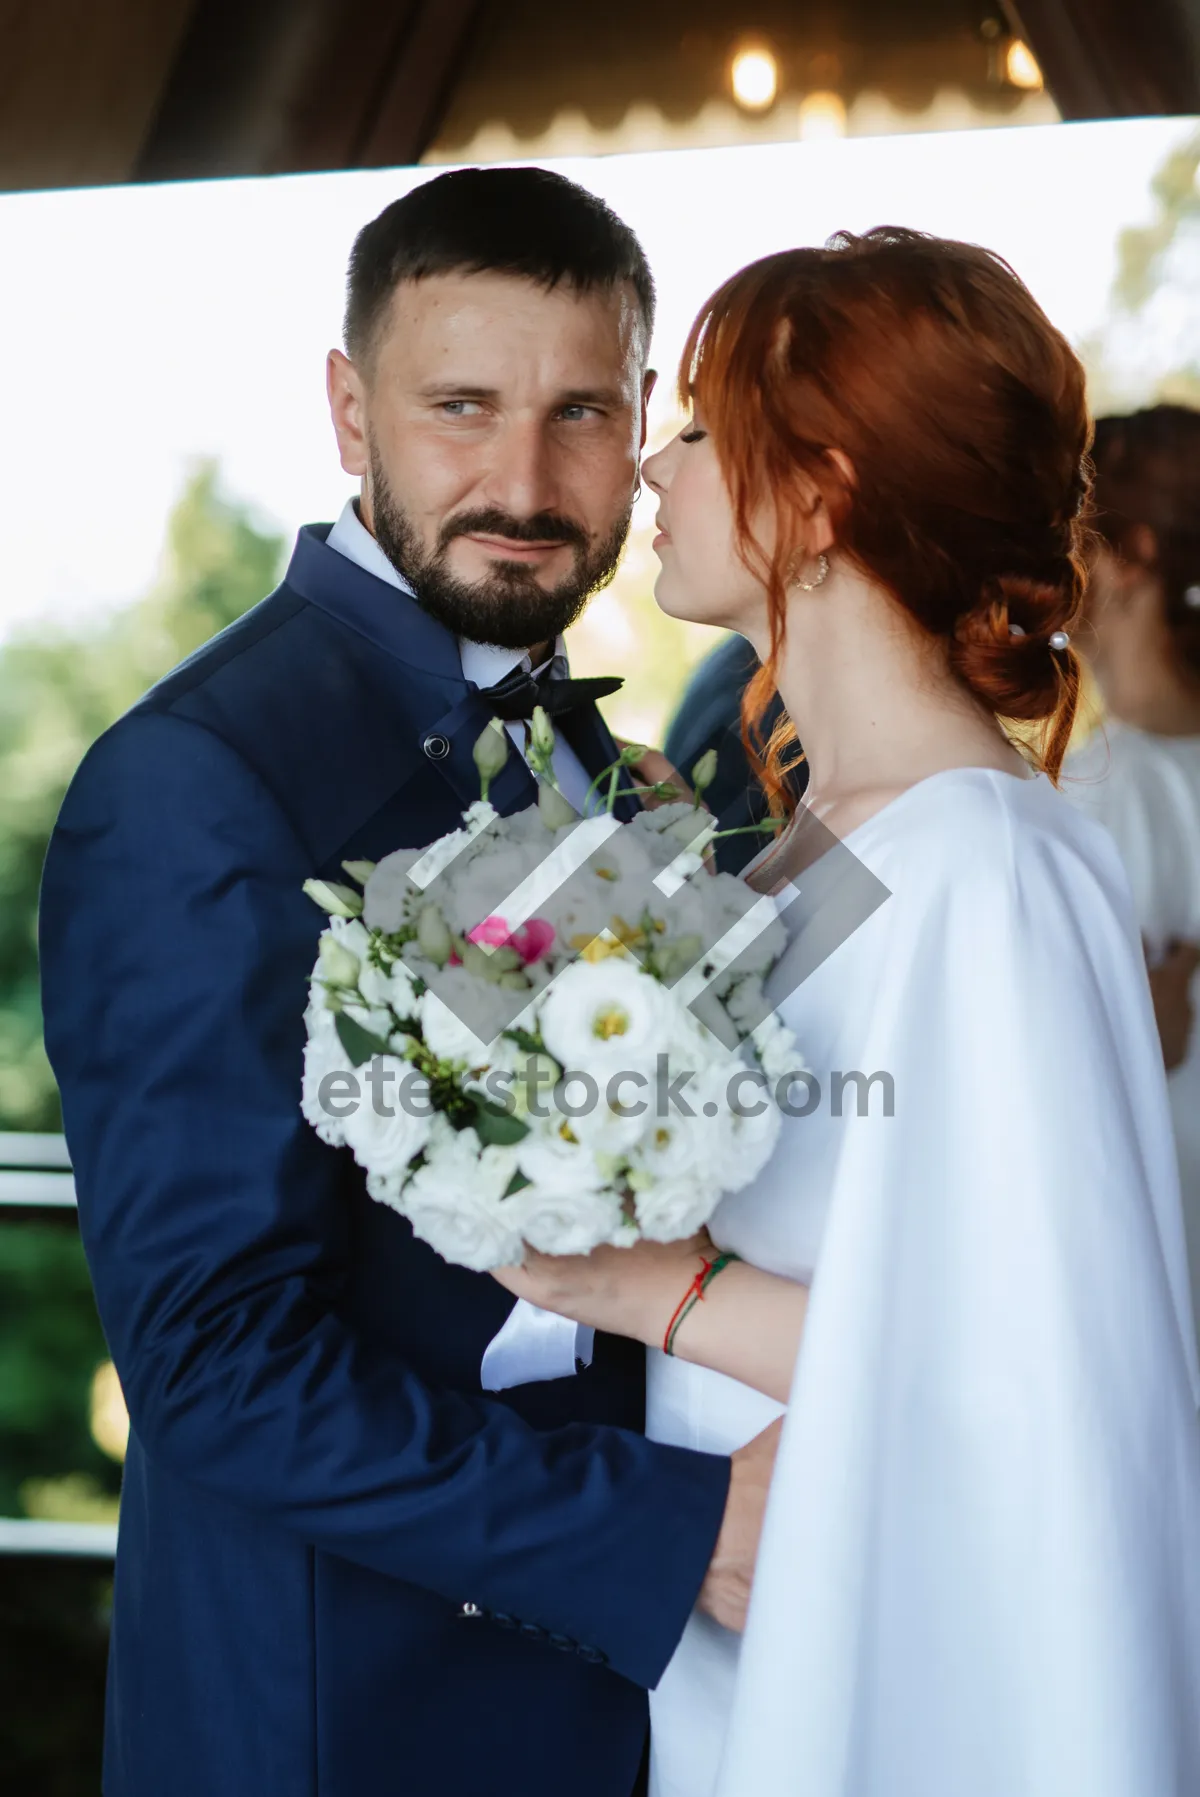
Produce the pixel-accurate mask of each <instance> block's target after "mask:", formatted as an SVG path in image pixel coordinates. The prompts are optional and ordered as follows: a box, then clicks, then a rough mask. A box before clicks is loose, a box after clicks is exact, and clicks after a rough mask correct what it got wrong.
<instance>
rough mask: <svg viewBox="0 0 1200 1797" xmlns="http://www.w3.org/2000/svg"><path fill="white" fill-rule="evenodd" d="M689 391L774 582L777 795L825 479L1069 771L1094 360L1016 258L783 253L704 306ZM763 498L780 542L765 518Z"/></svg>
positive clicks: (845, 511)
mask: <svg viewBox="0 0 1200 1797" xmlns="http://www.w3.org/2000/svg"><path fill="white" fill-rule="evenodd" d="M680 394H681V398H683V399H684V401H685V403H686V402H687V401H688V400H692V401H694V402H695V404H697V405H698V406H699V407H701V408H702V410H703V412H704V419H705V426H706V428H707V429H708V430H709V431H710V432H711V434H712V437H713V441H714V446H715V448H716V451H717V455H718V457H719V459H720V462H721V467H722V471H723V473H724V476H725V480H726V484H727V486H728V488H729V491H730V495H731V499H732V503H733V510H734V518H735V528H736V531H737V536H738V541H739V545H740V548H741V552H742V555H743V557H744V559H745V560H746V562H747V563H748V565H749V566H750V567H752V568H753V569H754V570H755V571H756V572H758V573H759V574H761V575H762V577H763V578H764V580H765V582H766V586H767V593H768V600H769V607H770V621H771V644H770V651H769V653H768V655H767V657H766V659H765V661H764V663H763V665H762V667H761V668H760V669H759V671H758V673H757V674H756V675H755V677H754V679H753V680H752V681H751V683H750V686H749V687H748V689H747V692H746V697H745V701H744V704H743V730H744V734H745V737H746V743H747V748H748V749H749V751H750V754H751V757H752V759H753V760H754V762H755V765H756V766H757V768H758V769H759V772H760V775H761V777H762V779H763V783H764V785H765V787H766V789H767V792H768V794H769V796H770V799H771V802H772V806H773V808H774V809H776V810H779V809H783V808H786V806H787V803H788V800H787V790H786V785H785V779H784V776H785V773H786V756H787V751H788V747H789V744H791V743H794V741H795V730H794V728H792V726H791V725H790V724H789V723H788V722H787V720H786V719H785V720H784V722H783V723H782V725H781V726H778V727H777V728H776V730H775V732H774V733H773V735H772V737H771V740H770V741H769V742H767V743H766V744H765V745H764V744H763V742H762V741H761V734H760V731H759V723H760V720H761V718H762V716H763V713H764V711H765V710H766V708H767V705H768V703H769V701H770V699H771V696H772V694H773V692H774V690H775V684H776V668H777V665H778V660H779V654H780V650H781V647H782V643H783V638H784V633H785V630H786V624H787V589H788V585H789V565H793V566H794V561H795V556H796V553H797V551H798V550H802V549H803V547H804V545H805V542H806V535H807V526H808V521H809V519H810V516H811V513H812V507H813V494H814V491H815V492H817V493H819V494H820V496H821V498H822V499H823V500H824V502H825V504H826V506H827V507H828V510H829V513H830V517H831V519H832V521H833V525H834V530H835V533H836V548H837V550H838V552H840V553H842V554H844V555H847V556H849V557H850V558H851V559H852V560H853V561H854V562H856V563H857V564H858V565H859V567H861V568H862V569H863V570H864V571H865V572H866V573H867V574H868V575H870V576H871V577H872V578H874V579H875V580H876V581H878V582H880V583H881V584H882V585H883V586H884V587H886V588H887V590H888V591H889V592H890V593H891V594H892V595H893V596H894V597H895V599H896V600H897V602H898V603H899V604H900V605H901V606H903V607H904V609H905V610H906V611H907V612H908V613H909V614H910V616H911V617H912V618H913V619H914V620H915V621H916V623H917V624H918V625H919V626H920V627H921V628H922V630H924V631H925V632H926V633H927V634H928V635H930V636H932V637H940V638H942V639H944V641H945V642H946V644H947V649H948V655H949V661H950V666H951V668H952V669H953V671H954V673H955V674H956V675H957V676H958V678H959V679H960V680H961V681H962V682H963V684H964V685H965V686H966V687H967V688H968V689H969V690H970V692H971V693H972V694H973V695H974V696H975V698H976V699H977V700H978V701H979V703H980V704H981V705H983V706H985V707H986V708H987V709H988V710H989V711H991V712H992V713H993V715H994V716H996V717H997V718H1000V719H1006V720H1013V721H1021V722H1025V723H1033V722H1039V723H1041V725H1042V729H1041V731H1040V733H1037V735H1038V738H1039V740H1038V741H1037V742H1036V745H1035V746H1034V747H1033V748H1032V749H1031V750H1030V753H1031V754H1032V755H1033V756H1034V758H1035V760H1036V761H1037V763H1038V765H1039V766H1041V767H1042V768H1044V769H1045V771H1046V772H1047V773H1049V774H1050V776H1051V778H1053V779H1057V777H1058V771H1059V768H1060V767H1061V764H1062V759H1063V755H1064V754H1065V752H1066V747H1067V742H1068V739H1069V737H1070V734H1071V726H1072V723H1073V721H1074V716H1075V709H1076V706H1077V703H1078V698H1079V686H1080V673H1079V664H1078V662H1077V660H1076V657H1075V654H1074V651H1073V650H1071V649H1070V648H1067V649H1052V648H1051V647H1050V641H1049V639H1050V637H1051V636H1052V635H1053V634H1054V632H1055V631H1058V630H1066V631H1068V632H1069V631H1070V629H1071V627H1072V626H1073V625H1074V624H1075V622H1076V619H1077V617H1078V614H1079V611H1080V607H1081V601H1082V596H1083V588H1084V581H1085V561H1084V548H1085V544H1084V538H1085V534H1086V533H1085V529H1084V525H1083V522H1082V518H1081V514H1082V513H1083V511H1084V509H1085V505H1086V501H1087V497H1088V491H1089V464H1088V461H1087V451H1088V446H1089V442H1090V433H1091V425H1090V420H1089V417H1088V411H1087V404H1086V400H1085V397H1084V373H1083V368H1082V366H1081V365H1080V362H1079V359H1078V357H1077V356H1076V355H1075V353H1074V351H1073V350H1072V349H1071V347H1070V345H1069V344H1068V343H1067V341H1066V339H1065V338H1064V337H1063V336H1062V335H1061V334H1060V333H1059V332H1058V331H1056V330H1055V329H1054V327H1053V326H1052V325H1051V324H1050V322H1049V320H1048V319H1047V318H1046V316H1045V314H1044V313H1043V311H1042V310H1041V308H1040V306H1038V304H1037V302H1036V301H1035V300H1034V298H1033V296H1032V295H1031V294H1030V293H1029V291H1028V289H1027V288H1026V287H1024V286H1023V285H1022V283H1021V282H1020V281H1019V280H1018V279H1017V276H1016V275H1015V274H1014V273H1013V271H1012V269H1011V268H1009V266H1008V264H1007V263H1006V262H1003V261H1002V260H1001V259H1000V257H998V256H995V255H992V254H991V253H990V252H989V251H988V250H983V249H979V248H977V247H976V246H975V245H973V244H966V243H953V242H948V241H945V240H943V239H941V238H936V237H927V236H924V235H923V234H922V233H920V232H917V231H907V230H901V229H897V228H892V227H882V228H880V229H878V230H874V231H868V232H867V233H866V235H865V236H862V237H854V236H850V235H848V234H846V233H840V234H839V235H838V236H836V237H833V238H831V239H830V241H829V243H828V244H827V245H826V246H825V248H824V249H799V250H785V251H783V252H781V253H780V254H778V255H775V256H768V257H765V258H764V259H763V260H762V261H761V262H754V263H752V264H751V265H750V266H749V267H748V268H744V269H742V271H741V272H740V273H739V274H736V275H734V276H733V278H732V279H731V280H729V281H727V282H726V283H725V284H724V286H722V287H720V288H719V289H718V290H717V292H716V293H715V294H714V295H713V296H712V298H711V299H710V300H709V301H708V303H707V304H706V305H705V306H704V308H703V309H702V311H701V313H700V315H699V317H698V318H697V320H696V322H695V324H694V325H693V326H692V330H691V334H690V336H689V338H688V343H687V347H686V349H685V351H684V355H683V361H682V363H681V366H680ZM830 450H840V451H841V452H842V453H843V455H844V456H845V457H846V458H847V459H848V461H849V463H850V465H851V467H852V469H853V473H854V478H853V484H852V485H851V484H848V483H847V481H846V480H845V479H844V478H843V475H842V474H841V472H840V471H839V468H838V465H837V463H836V461H835V460H834V459H833V458H832V457H831V456H830V454H829V451H830ZM764 505H765V506H767V507H768V508H769V507H771V506H773V507H774V512H775V520H776V525H777V529H776V533H775V541H776V548H775V551H774V552H773V553H772V554H768V553H767V552H766V551H765V550H764V549H763V548H762V545H761V543H760V541H759V540H758V538H757V537H756V535H755V533H754V530H753V529H752V520H754V519H756V518H761V516H762V510H763V507H764ZM1012 626H1016V627H1017V628H1018V630H1019V631H1020V632H1021V633H1023V634H1019V635H1014V634H1013V633H1012V628H1011V627H1012Z"/></svg>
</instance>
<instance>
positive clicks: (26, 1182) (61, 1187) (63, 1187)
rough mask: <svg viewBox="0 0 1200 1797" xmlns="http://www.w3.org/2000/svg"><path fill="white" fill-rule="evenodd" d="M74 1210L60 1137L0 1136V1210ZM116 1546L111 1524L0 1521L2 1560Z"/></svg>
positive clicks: (104, 1555)
mask: <svg viewBox="0 0 1200 1797" xmlns="http://www.w3.org/2000/svg"><path fill="white" fill-rule="evenodd" d="M74 1208H75V1181H74V1180H73V1179H72V1177H71V1161H70V1156H69V1155H68V1154H67V1144H66V1143H65V1142H64V1140H63V1138H62V1137H61V1136H47V1135H34V1134H32V1133H31V1134H28V1135H8V1134H4V1133H0V1212H2V1211H3V1210H5V1209H10V1210H16V1209H21V1210H33V1211H38V1210H73V1209H74ZM116 1548H117V1530H116V1525H115V1523H100V1522H39V1521H34V1520H30V1519H26V1518H23V1517H7V1516H5V1517H0V1558H3V1557H4V1556H5V1555H19V1556H20V1557H21V1558H32V1557H35V1556H38V1557H51V1556H53V1557H54V1558H71V1559H81V1560H111V1559H112V1557H113V1555H114V1554H115V1552H116Z"/></svg>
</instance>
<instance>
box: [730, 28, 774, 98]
mask: <svg viewBox="0 0 1200 1797" xmlns="http://www.w3.org/2000/svg"><path fill="white" fill-rule="evenodd" d="M729 84H730V86H731V87H732V89H733V97H734V99H735V100H736V101H737V103H738V105H739V106H742V107H744V108H745V110H746V111H747V112H765V111H766V110H767V108H768V106H773V105H774V103H775V96H776V94H777V93H778V92H779V64H778V63H777V62H776V60H775V57H774V56H773V55H772V54H771V52H770V50H768V49H767V47H766V46H765V44H744V45H743V46H742V48H741V49H739V50H735V51H734V54H733V60H732V62H731V63H730V65H729Z"/></svg>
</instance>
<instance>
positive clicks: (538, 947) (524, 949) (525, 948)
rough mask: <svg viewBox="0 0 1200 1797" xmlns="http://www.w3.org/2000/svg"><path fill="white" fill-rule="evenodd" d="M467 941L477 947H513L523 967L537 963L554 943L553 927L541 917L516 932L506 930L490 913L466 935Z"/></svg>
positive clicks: (497, 918) (501, 922)
mask: <svg viewBox="0 0 1200 1797" xmlns="http://www.w3.org/2000/svg"><path fill="white" fill-rule="evenodd" d="M467 935H468V939H469V940H470V941H471V942H478V943H479V945H480V947H481V948H515V949H516V951H517V953H518V954H519V955H520V957H521V960H522V961H523V962H524V964H525V966H526V967H529V966H531V965H532V963H533V962H534V961H540V960H541V958H542V956H543V955H544V954H546V953H547V951H548V950H549V948H550V945H551V944H552V942H553V941H554V925H553V924H551V923H547V922H546V920H545V918H544V917H531V918H530V919H529V921H528V922H527V923H523V924H522V925H521V927H520V929H519V930H510V929H509V927H508V925H507V924H506V923H505V921H504V919H503V918H502V917H497V916H495V915H494V914H493V915H492V916H491V917H485V918H484V920H483V922H482V923H477V924H476V925H475V928H474V929H473V930H469V931H468V932H467Z"/></svg>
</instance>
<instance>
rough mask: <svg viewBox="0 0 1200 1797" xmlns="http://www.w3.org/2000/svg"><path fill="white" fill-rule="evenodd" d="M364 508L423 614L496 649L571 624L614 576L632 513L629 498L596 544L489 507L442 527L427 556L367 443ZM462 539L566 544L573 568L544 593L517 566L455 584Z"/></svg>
mask: <svg viewBox="0 0 1200 1797" xmlns="http://www.w3.org/2000/svg"><path fill="white" fill-rule="evenodd" d="M371 504H372V511H373V523H374V526H375V540H376V542H377V543H378V544H379V547H380V548H381V549H382V550H383V553H384V554H385V555H386V556H387V558H388V560H389V561H390V562H391V564H392V566H393V568H395V570H396V572H397V573H398V574H401V575H403V577H404V579H405V580H406V581H407V582H408V584H409V585H410V586H411V587H412V589H413V591H414V593H415V594H416V596H417V599H418V601H419V603H420V605H421V607H422V609H423V610H424V611H427V612H428V613H429V615H430V616H431V617H433V618H436V619H437V620H438V622H439V623H440V624H444V625H445V626H446V628H447V630H451V631H453V632H454V635H455V636H459V637H466V638H467V639H468V640H469V641H470V642H475V643H496V644H498V645H499V646H500V647H501V648H502V649H529V648H531V647H533V646H534V645H535V644H538V643H545V642H550V641H552V640H553V638H555V637H557V636H559V635H560V634H561V633H562V632H563V631H564V630H566V629H567V628H568V627H569V626H570V625H572V624H574V623H575V621H576V619H577V618H579V617H580V615H581V614H582V612H583V609H584V607H585V606H586V604H587V602H588V600H589V599H590V598H591V596H592V594H593V593H597V592H599V591H600V588H601V587H605V586H607V585H608V583H609V581H610V580H611V579H612V577H613V575H614V574H615V573H616V571H617V564H618V562H619V561H620V559H621V551H622V549H623V548H624V547H625V539H626V537H627V536H628V535H629V521H630V517H631V515H632V512H633V500H632V498H631V499H630V502H629V505H628V506H627V507H626V509H625V511H624V513H623V514H622V516H621V517H620V518H618V519H617V521H616V523H615V524H614V525H613V527H612V529H611V530H610V531H609V532H608V533H607V535H606V536H604V537H601V538H598V539H593V538H591V537H589V535H588V533H587V531H585V530H584V529H583V527H582V525H580V524H576V523H575V522H574V521H573V520H572V519H570V518H564V517H561V516H560V515H559V514H558V513H557V512H538V513H536V514H535V516H534V517H532V518H513V517H510V516H509V514H508V513H507V512H503V511H500V510H499V509H498V508H496V507H488V508H485V509H482V510H480V511H474V512H460V513H459V514H458V515H457V516H456V517H454V518H451V519H449V520H448V521H447V523H445V524H444V525H443V526H442V529H441V531H440V532H439V533H438V540H437V544H436V547H435V548H434V550H433V552H432V554H428V555H427V554H426V553H425V551H424V550H423V548H422V546H421V540H420V537H419V535H418V533H417V530H416V528H415V526H414V525H413V523H412V522H411V520H410V519H409V517H408V516H407V514H406V513H405V511H404V509H403V507H402V506H401V504H400V502H399V500H398V499H397V498H396V495H395V494H394V493H393V492H392V490H391V488H390V486H389V485H388V481H387V476H386V474H385V473H384V471H383V466H382V464H381V462H380V459H379V454H378V451H377V449H376V447H375V445H374V444H373V443H372V445H371ZM468 533H472V534H476V533H477V534H481V535H487V536H498V537H509V538H511V539H512V540H513V541H515V542H518V543H540V542H546V541H552V542H562V543H567V544H570V545H571V546H572V547H573V549H574V552H575V565H574V567H573V568H572V570H571V572H570V574H568V575H567V577H566V579H565V580H561V581H560V582H559V583H558V585H557V586H555V587H550V588H549V589H546V588H544V587H541V586H539V585H538V583H537V579H536V577H535V575H534V573H533V570H532V569H531V568H528V567H526V566H524V565H523V564H522V563H519V562H504V561H501V562H497V563H496V565H495V567H494V568H493V569H492V571H491V573H490V574H488V575H487V576H486V577H485V578H484V579H483V580H477V581H466V580H459V579H458V578H457V576H456V575H454V574H453V573H451V571H450V567H449V563H448V553H449V548H450V545H451V543H452V542H453V541H454V539H455V537H462V536H466V535H467V534H468Z"/></svg>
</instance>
